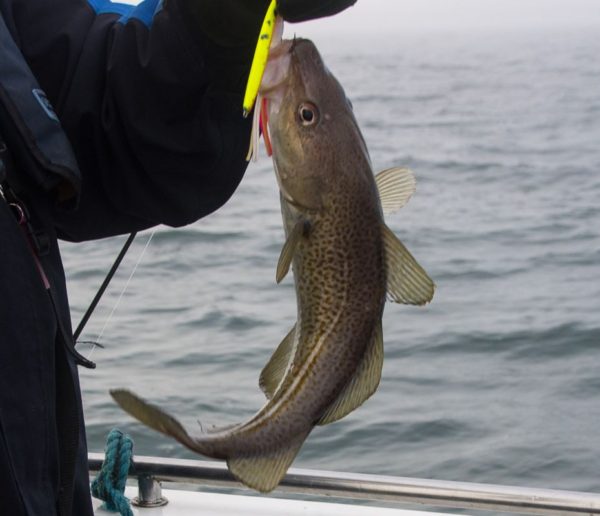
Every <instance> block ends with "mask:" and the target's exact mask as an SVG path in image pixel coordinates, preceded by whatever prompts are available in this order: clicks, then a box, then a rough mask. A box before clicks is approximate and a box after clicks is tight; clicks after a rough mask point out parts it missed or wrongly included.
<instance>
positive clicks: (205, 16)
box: [179, 0, 356, 47]
mask: <svg viewBox="0 0 600 516" xmlns="http://www.w3.org/2000/svg"><path fill="white" fill-rule="evenodd" d="M179 1H180V3H181V5H182V7H183V9H184V12H186V15H187V16H189V17H190V18H191V19H192V20H191V21H193V22H194V24H195V25H196V26H199V27H200V29H201V30H202V31H203V32H204V34H205V35H206V36H208V38H209V39H210V40H211V41H213V42H214V43H217V44H218V45H220V46H223V47H234V46H245V45H252V46H253V45H254V44H255V43H256V38H257V37H258V32H259V31H260V27H261V25H262V21H263V19H264V17H265V14H266V12H267V7H268V6H269V3H270V2H269V0H179ZM355 2H356V0H278V3H277V12H278V13H279V15H280V16H282V17H283V19H284V20H286V21H289V22H301V21H306V20H312V19H315V18H322V17H324V16H331V15H332V14H336V13H338V12H340V11H343V10H344V9H346V8H347V7H350V6H351V5H353V4H354V3H355Z"/></svg>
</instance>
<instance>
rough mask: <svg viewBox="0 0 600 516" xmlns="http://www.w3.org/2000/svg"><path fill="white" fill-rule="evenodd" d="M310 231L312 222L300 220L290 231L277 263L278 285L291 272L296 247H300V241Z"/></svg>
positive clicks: (276, 277)
mask: <svg viewBox="0 0 600 516" xmlns="http://www.w3.org/2000/svg"><path fill="white" fill-rule="evenodd" d="M309 231H310V222H309V221H307V220H305V219H300V220H299V221H298V222H296V225H295V226H294V227H293V228H292V231H290V234H289V235H288V237H287V240H286V241H285V244H283V249H282V250H281V254H280V255H279V262H277V273H276V275H275V281H277V283H280V282H281V280H282V279H283V278H285V277H286V275H287V273H288V271H289V270H290V265H292V260H293V259H294V254H295V252H296V247H298V244H299V243H300V240H302V238H303V237H305V236H307V235H308V232H309Z"/></svg>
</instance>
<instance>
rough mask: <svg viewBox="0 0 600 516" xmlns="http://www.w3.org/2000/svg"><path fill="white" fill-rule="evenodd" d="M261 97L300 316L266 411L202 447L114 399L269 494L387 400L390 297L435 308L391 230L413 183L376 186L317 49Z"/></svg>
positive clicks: (290, 45) (158, 415)
mask: <svg viewBox="0 0 600 516" xmlns="http://www.w3.org/2000/svg"><path fill="white" fill-rule="evenodd" d="M261 94H262V95H263V96H264V98H266V99H268V129H269V132H270V134H271V141H272V146H273V161H274V168H275V172H276V176H277V180H278V183H279V187H280V194H281V208H282V214H283V219H284V227H285V232H286V235H287V240H286V243H285V245H284V246H283V250H282V252H281V256H280V259H279V263H278V266H277V274H276V279H277V281H278V282H279V281H281V280H282V279H283V278H284V276H285V275H286V273H287V272H288V270H289V269H290V267H291V268H292V269H293V274H294V279H295V286H296V295H297V310H298V316H297V322H296V324H295V326H294V327H293V328H292V330H291V331H290V332H289V333H288V335H287V336H286V337H285V338H284V340H283V342H282V343H281V344H280V345H279V347H278V348H277V349H276V351H275V353H274V354H273V356H272V357H271V359H270V360H269V362H268V363H267V365H266V366H265V368H264V370H263V371H262V373H261V375H260V387H261V389H262V390H263V391H264V393H265V395H266V397H267V401H266V404H265V405H264V406H263V407H262V408H261V409H260V410H259V411H258V412H257V413H256V414H255V415H254V416H253V417H252V418H250V419H249V420H248V421H246V422H243V423H239V424H236V425H233V426H228V427H224V428H220V429H219V428H217V429H214V430H209V431H207V432H203V433H202V432H201V433H200V434H199V435H195V436H192V435H191V434H190V433H189V432H188V431H187V430H186V429H185V428H184V427H183V426H182V425H181V423H179V421H177V420H176V419H175V418H174V417H172V416H171V415H169V414H167V413H166V412H164V411H163V410H162V409H160V408H158V407H156V406H154V405H152V404H150V403H147V402H146V401H144V400H142V399H141V398H139V397H138V396H136V395H135V394H133V393H131V392H129V391H126V390H113V391H111V394H112V396H113V398H114V399H115V400H116V401H117V403H118V404H119V405H120V406H121V407H122V408H123V409H124V410H126V411H127V412H129V413H130V414H131V415H133V416H134V417H136V418H137V419H139V420H140V421H141V422H142V423H144V424H146V425H148V426H149V427H151V428H153V429H155V430H157V431H159V432H162V433H163V434H166V435H168V436H171V437H173V438H175V439H176V440H177V441H179V442H180V443H181V444H183V445H184V446H186V447H188V448H189V449H191V450H193V451H195V452H198V453H200V454H202V455H205V456H208V457H213V458H217V459H225V460H226V461H227V466H228V468H229V470H230V471H231V473H232V474H233V475H234V476H235V477H236V478H237V479H238V480H240V481H241V482H242V483H244V484H246V485H247V486H249V487H251V488H254V489H256V490H258V491H262V492H268V491H270V490H272V489H274V488H275V487H276V486H277V485H278V484H279V482H280V481H281V479H282V478H283V477H284V476H285V473H286V471H287V469H288V468H289V466H290V465H291V463H292V461H293V460H294V458H295V456H296V454H297V453H298V451H299V449H300V447H301V446H302V444H303V442H304V440H305V439H306V438H307V436H308V435H309V433H310V432H311V430H312V429H313V428H314V426H315V425H324V424H328V423H331V422H333V421H336V420H339V419H340V418H342V417H344V416H345V415H347V414H348V413H350V412H351V411H353V410H354V409H355V408H357V407H358V406H359V405H361V404H362V403H363V402H364V401H365V400H366V399H367V398H369V397H370V396H371V395H372V394H373V393H374V392H375V390H376V389H377V386H378V384H379V380H380V377H381V369H382V364H383V338H382V330H381V318H382V315H383V308H384V303H385V301H386V297H389V298H390V299H391V300H393V301H396V302H399V303H405V304H415V305H421V304H425V303H427V302H428V301H430V300H431V298H432V296H433V292H434V284H433V281H432V280H431V279H430V278H429V276H428V275H427V274H426V273H425V271H424V270H423V268H422V267H421V266H420V265H419V264H418V263H417V262H416V261H415V259H414V258H413V257H412V256H411V254H410V253H409V252H408V251H407V250H406V248H405V247H404V245H403V244H402V243H401V242H400V241H399V240H398V239H397V238H396V237H395V236H394V234H393V233H392V231H391V230H390V229H389V228H388V227H387V226H386V225H385V223H384V220H383V212H384V211H385V212H390V211H394V210H395V209H398V208H400V207H401V206H402V205H403V204H404V203H405V202H406V201H407V200H408V198H409V197H410V196H411V195H412V193H413V191H414V188H415V183H414V178H413V176H412V173H410V171H408V170H407V169H401V168H397V169H389V170H386V171H384V172H382V173H380V174H379V175H378V176H377V178H375V177H374V176H373V172H372V170H371V164H370V159H369V155H368V152H367V149H366V145H365V142H364V140H363V137H362V135H361V132H360V130H359V128H358V124H357V122H356V120H355V118H354V115H353V111H352V106H351V104H350V102H349V101H348V100H347V98H346V95H345V94H344V91H343V89H342V87H341V85H340V84H339V82H338V81H337V80H336V79H335V77H334V76H333V75H332V74H331V73H330V72H329V70H328V69H327V68H326V67H325V65H324V63H323V61H322V59H321V57H320V55H319V53H318V51H317V49H316V47H315V45H314V44H313V43H312V42H311V41H309V40H303V39H295V40H293V41H290V40H285V41H283V42H282V43H281V44H280V45H279V46H278V47H276V48H275V49H274V50H273V51H272V56H271V58H270V61H269V65H268V67H267V72H266V74H265V78H264V80H263V83H262V87H261Z"/></svg>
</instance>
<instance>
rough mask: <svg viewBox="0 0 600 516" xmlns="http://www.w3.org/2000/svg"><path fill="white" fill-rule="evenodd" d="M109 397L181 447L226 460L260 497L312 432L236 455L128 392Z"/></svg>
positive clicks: (116, 391)
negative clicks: (192, 433) (188, 430)
mask: <svg viewBox="0 0 600 516" xmlns="http://www.w3.org/2000/svg"><path fill="white" fill-rule="evenodd" d="M110 395H111V396H112V397H113V399H114V400H115V401H116V402H117V403H118V404H119V406H120V407H121V408H122V409H123V410H125V412H127V413H129V414H130V415H131V416H133V417H134V418H136V419H138V420H139V421H141V422H142V423H144V424H145V425H147V426H149V427H150V428H152V429H153V430H156V431H158V432H161V433H163V434H165V435H168V436H170V437H173V438H174V439H175V440H177V441H179V442H180V443H181V444H183V445H184V446H186V447H188V448H190V449H191V450H193V451H195V452H198V453H200V454H202V455H205V456H208V457H212V458H216V459H227V467H228V468H229V471H231V473H232V474H233V476H235V477H236V478H237V479H238V480H239V481H240V482H242V483H243V484H245V485H246V486H248V487H250V488H252V489H256V490H257V491H261V492H263V493H266V492H269V491H272V490H273V489H275V487H277V485H278V484H279V483H280V482H281V480H282V479H283V477H284V476H285V474H286V472H287V470H288V468H289V467H290V465H291V464H292V462H293V460H294V458H295V457H296V455H297V454H298V451H299V450H300V448H301V447H302V444H303V443H304V441H305V439H306V438H307V437H308V434H309V433H310V431H311V430H312V428H309V429H308V430H306V431H304V432H301V433H300V434H298V435H297V436H295V437H294V438H292V439H290V440H288V441H286V442H285V444H284V445H283V446H281V447H280V448H278V449H275V450H271V449H268V442H267V443H265V445H264V447H261V449H260V450H256V452H253V451H252V450H240V452H239V453H236V451H235V446H234V447H232V446H229V445H228V444H230V443H227V442H221V446H218V445H217V443H216V442H214V441H215V440H214V439H213V438H211V436H210V434H208V435H204V436H203V437H200V438H194V437H192V436H190V434H189V433H188V432H187V431H186V429H185V428H184V427H183V425H182V424H181V423H180V422H179V421H178V420H177V419H176V418H174V417H173V416H171V415H170V414H168V413H167V412H165V411H164V410H162V409H161V408H159V407H157V406H156V405H153V404H151V403H148V402H147V401H145V400H143V399H142V398H140V397H139V396H137V395H136V394H134V393H132V392H131V391H128V390H126V389H114V390H111V391H110ZM211 433H212V432H211ZM233 437H234V436H233V435H232V438H233ZM236 437H237V436H236ZM220 441H222V439H220ZM225 450H227V452H225Z"/></svg>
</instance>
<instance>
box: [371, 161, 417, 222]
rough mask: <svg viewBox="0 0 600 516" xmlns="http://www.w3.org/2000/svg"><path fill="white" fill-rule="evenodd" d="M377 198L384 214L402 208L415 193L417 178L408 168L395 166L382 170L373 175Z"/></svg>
mask: <svg viewBox="0 0 600 516" xmlns="http://www.w3.org/2000/svg"><path fill="white" fill-rule="evenodd" d="M375 183H376V184H377V189H378V190H379V199H380V200H381V208H382V209H383V213H384V214H386V215H387V214H390V213H394V212H395V211H398V210H399V209H400V208H402V207H403V206H404V205H405V204H406V203H407V202H408V200H409V199H410V198H411V197H412V194H414V193H415V190H416V188H417V180H416V179H415V175H414V174H413V173H412V171H411V170H409V169H408V168H403V167H396V168H388V169H386V170H382V171H381V172H379V174H377V175H376V176H375Z"/></svg>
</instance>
